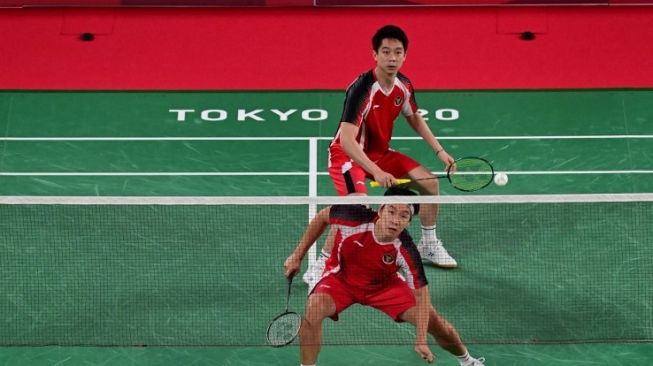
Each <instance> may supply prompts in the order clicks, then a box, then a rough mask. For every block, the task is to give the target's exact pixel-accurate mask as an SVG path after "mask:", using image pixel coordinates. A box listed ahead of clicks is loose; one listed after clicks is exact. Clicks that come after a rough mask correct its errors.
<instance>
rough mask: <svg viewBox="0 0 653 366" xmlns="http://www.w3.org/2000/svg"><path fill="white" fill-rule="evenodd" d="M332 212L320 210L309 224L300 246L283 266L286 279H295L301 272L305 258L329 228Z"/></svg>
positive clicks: (324, 209)
mask: <svg viewBox="0 0 653 366" xmlns="http://www.w3.org/2000/svg"><path fill="white" fill-rule="evenodd" d="M330 211H331V209H330V207H327V208H323V209H322V210H320V212H318V213H317V215H315V217H314V218H313V219H312V220H311V222H310V223H309V224H308V227H306V230H305V231H304V235H302V238H301V240H300V241H299V244H297V247H296V248H295V250H294V251H293V252H292V254H291V255H290V256H289V257H288V258H287V259H286V261H285V262H284V264H283V266H284V269H285V272H284V274H285V276H286V277H293V276H295V274H297V272H299V268H300V266H301V263H302V259H304V256H305V255H306V253H307V252H308V250H309V249H310V248H311V246H312V245H313V243H315V242H316V241H317V239H318V238H319V237H320V236H321V235H322V234H323V233H324V231H325V230H326V228H327V227H328V226H329V213H330Z"/></svg>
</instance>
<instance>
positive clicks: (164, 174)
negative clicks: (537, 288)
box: [0, 164, 653, 196]
mask: <svg viewBox="0 0 653 366" xmlns="http://www.w3.org/2000/svg"><path fill="white" fill-rule="evenodd" d="M310 165H313V164H310ZM501 172H503V173H506V174H509V175H584V174H599V175H607V174H653V170H532V171H525V170H521V171H519V170H517V171H510V170H502V171H501ZM431 173H433V174H434V175H444V174H446V173H445V172H437V171H434V172H431ZM326 175H329V173H328V172H318V171H317V170H316V169H315V170H313V169H311V170H310V171H308V172H2V171H0V176H28V177H30V176H31V177H37V176H55V177H57V176H59V177H101V176H109V177H130V176H143V177H150V176H161V177H170V176H172V177H175V176H177V177H184V176H207V177H210V176H218V177H238V176H242V177H248V176H293V177H297V176H299V177H301V176H308V177H309V196H311V195H313V196H314V195H317V180H316V179H310V178H312V177H314V176H326ZM311 192H312V193H311Z"/></svg>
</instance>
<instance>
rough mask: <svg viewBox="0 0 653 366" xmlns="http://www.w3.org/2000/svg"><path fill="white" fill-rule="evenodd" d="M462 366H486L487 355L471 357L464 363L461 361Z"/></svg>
mask: <svg viewBox="0 0 653 366" xmlns="http://www.w3.org/2000/svg"><path fill="white" fill-rule="evenodd" d="M460 366H485V357H481V358H479V359H475V358H474V357H470V358H469V360H467V361H466V362H464V363H461V364H460Z"/></svg>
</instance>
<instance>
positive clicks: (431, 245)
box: [417, 239, 458, 268]
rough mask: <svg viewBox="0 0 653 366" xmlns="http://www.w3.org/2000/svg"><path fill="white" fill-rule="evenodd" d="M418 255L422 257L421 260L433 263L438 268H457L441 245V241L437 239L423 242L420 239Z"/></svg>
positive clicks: (456, 264) (456, 263)
mask: <svg viewBox="0 0 653 366" xmlns="http://www.w3.org/2000/svg"><path fill="white" fill-rule="evenodd" d="M417 249H418V250H419V254H420V255H421V256H422V259H426V260H428V261H430V262H433V264H435V265H436V266H438V267H443V268H456V267H458V262H456V260H455V259H453V258H452V257H451V256H450V255H449V253H448V252H447V250H446V249H445V248H444V246H443V245H442V240H440V239H438V240H435V241H431V240H428V241H427V240H424V239H422V240H421V241H420V242H419V245H417Z"/></svg>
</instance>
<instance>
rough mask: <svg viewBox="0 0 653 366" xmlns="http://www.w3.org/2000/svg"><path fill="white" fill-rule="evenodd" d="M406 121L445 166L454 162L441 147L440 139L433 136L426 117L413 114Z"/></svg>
mask: <svg viewBox="0 0 653 366" xmlns="http://www.w3.org/2000/svg"><path fill="white" fill-rule="evenodd" d="M406 121H407V122H408V124H409V125H410V127H411V128H412V129H413V130H415V132H417V134H418V135H420V137H422V139H424V141H426V143H427V144H428V145H429V146H430V147H431V149H433V151H435V153H436V155H437V156H438V158H439V159H440V160H442V162H443V163H445V165H447V166H449V165H450V164H452V163H453V162H454V158H453V157H452V156H451V155H449V154H448V153H447V152H446V151H445V150H444V148H443V147H442V145H440V142H438V139H437V138H436V137H435V135H433V132H432V131H431V129H430V128H429V126H428V125H427V124H426V121H424V117H422V115H421V114H419V113H413V114H412V115H410V116H407V117H406Z"/></svg>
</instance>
